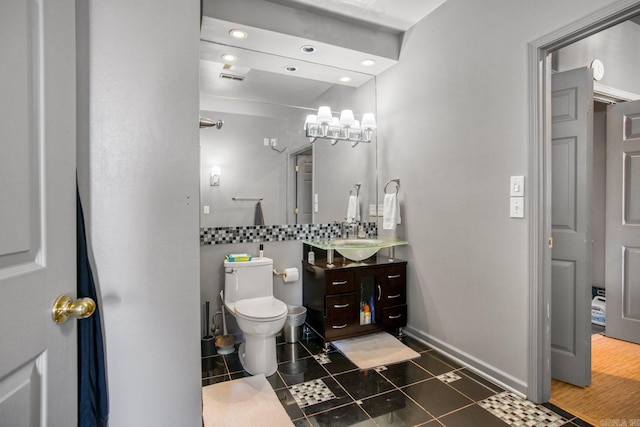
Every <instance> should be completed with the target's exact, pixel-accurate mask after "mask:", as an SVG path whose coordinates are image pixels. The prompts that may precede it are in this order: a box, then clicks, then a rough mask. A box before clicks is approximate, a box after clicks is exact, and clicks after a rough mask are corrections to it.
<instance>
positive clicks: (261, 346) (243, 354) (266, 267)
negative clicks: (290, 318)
mask: <svg viewBox="0 0 640 427" xmlns="http://www.w3.org/2000/svg"><path fill="white" fill-rule="evenodd" d="M272 272H273V260H272V259H269V258H254V259H252V260H251V261H244V262H231V261H226V260H225V262H224V305H225V307H226V309H227V311H228V312H229V313H231V314H232V315H233V317H235V319H236V321H237V323H238V326H239V327H240V330H241V331H242V334H243V335H244V340H243V341H242V344H240V348H239V349H238V355H239V356H240V362H241V363H242V367H243V368H244V370H245V371H247V372H248V373H250V374H251V375H257V374H264V375H265V376H267V377H268V376H270V375H272V374H273V373H274V372H275V371H276V368H277V365H278V362H277V360H276V334H277V333H278V332H280V331H281V330H282V328H283V326H284V324H285V322H286V320H287V305H286V304H285V303H284V302H282V301H280V300H278V299H276V298H274V297H273V273H272Z"/></svg>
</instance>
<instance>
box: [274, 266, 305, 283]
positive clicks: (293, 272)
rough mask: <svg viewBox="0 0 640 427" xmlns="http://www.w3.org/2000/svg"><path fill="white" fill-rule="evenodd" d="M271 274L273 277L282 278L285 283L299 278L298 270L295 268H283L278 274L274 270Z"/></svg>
mask: <svg viewBox="0 0 640 427" xmlns="http://www.w3.org/2000/svg"><path fill="white" fill-rule="evenodd" d="M273 274H274V275H275V276H282V277H283V279H284V281H285V282H295V281H297V280H298V277H299V272H298V269H297V268H295V267H292V268H285V269H284V270H283V271H282V273H278V271H277V270H276V269H275V268H274V269H273Z"/></svg>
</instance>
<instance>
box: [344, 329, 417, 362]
mask: <svg viewBox="0 0 640 427" xmlns="http://www.w3.org/2000/svg"><path fill="white" fill-rule="evenodd" d="M331 344H332V345H333V346H334V347H335V348H337V349H338V350H339V351H340V352H341V353H342V354H344V355H345V356H346V357H347V359H349V360H350V361H351V362H353V363H354V364H355V365H356V366H357V367H358V368H360V369H370V368H375V367H376V366H382V365H393V364H394V363H400V362H404V361H407V360H410V359H415V358H416V357H420V354H419V353H416V352H415V351H413V350H412V349H410V348H409V347H407V346H406V345H404V344H402V343H401V342H400V341H398V339H397V338H395V337H393V336H392V335H390V334H388V333H387V332H378V333H375V334H370V335H364V336H361V337H357V338H349V339H346V340H340V341H334V342H332V343H331Z"/></svg>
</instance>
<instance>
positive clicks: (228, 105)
mask: <svg viewBox="0 0 640 427" xmlns="http://www.w3.org/2000/svg"><path fill="white" fill-rule="evenodd" d="M227 27H228V24H226V23H224V24H223V23H221V22H218V20H216V19H215V18H211V17H206V16H205V17H204V20H203V25H202V32H201V34H202V35H201V42H200V109H201V111H200V113H201V116H202V117H206V118H209V119H211V120H213V121H214V122H217V121H218V120H220V121H222V122H220V123H223V124H222V125H221V126H220V125H218V126H210V127H207V128H201V130H200V145H201V179H200V181H201V194H200V197H201V200H200V203H201V210H200V214H201V227H227V226H246V225H254V224H256V220H257V218H256V212H257V204H258V201H259V202H260V208H261V211H262V216H263V218H264V223H265V224H266V225H270V224H296V223H298V224H301V223H311V222H313V223H330V222H335V221H343V220H344V219H345V217H346V214H347V206H348V201H349V196H350V195H355V194H356V191H359V203H360V217H361V220H362V221H370V220H375V218H370V217H369V205H375V204H377V177H376V163H377V157H376V134H375V132H374V133H373V137H372V141H371V142H370V143H360V144H357V145H356V146H355V147H354V146H352V143H350V142H348V141H338V142H337V143H335V144H332V141H330V140H326V139H318V140H317V141H315V142H314V143H311V142H310V140H309V138H307V137H306V136H305V133H304V129H303V126H304V122H305V118H306V116H307V115H308V114H316V111H317V109H318V107H319V106H321V105H328V106H330V107H331V109H332V110H333V114H334V116H338V115H339V113H340V111H341V110H343V109H350V110H353V112H354V114H355V116H356V119H360V118H361V117H362V115H363V114H364V113H374V114H375V113H376V86H375V85H376V82H375V77H374V76H373V75H370V74H366V73H356V72H353V71H348V70H345V69H342V68H339V67H329V66H326V65H319V64H315V63H313V61H312V60H311V59H308V60H306V61H300V59H297V58H289V57H286V56H283V55H273V54H267V53H264V52H261V51H259V50H255V49H246V48H243V47H242V46H238V45H236V44H235V43H233V42H232V41H230V40H229V33H228V29H227ZM237 44H240V43H237ZM226 55H230V56H226ZM225 58H226V59H225ZM310 58H311V57H310ZM287 67H289V68H288V70H287ZM292 67H293V68H295V70H294V69H293V68H292ZM341 77H346V78H347V79H349V81H347V82H343V83H339V82H338V80H339V79H340V78H341ZM337 82H338V83H337ZM212 172H213V173H212ZM356 184H359V190H358V189H357V187H356Z"/></svg>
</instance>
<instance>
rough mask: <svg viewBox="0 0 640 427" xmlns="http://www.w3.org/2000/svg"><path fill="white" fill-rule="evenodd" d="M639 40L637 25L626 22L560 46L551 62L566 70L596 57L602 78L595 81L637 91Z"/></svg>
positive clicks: (639, 34) (633, 91)
mask: <svg viewBox="0 0 640 427" xmlns="http://www.w3.org/2000/svg"><path fill="white" fill-rule="evenodd" d="M639 43H640V25H638V24H635V23H633V22H631V21H627V22H623V23H621V24H619V25H616V26H614V27H611V28H608V29H607V30H605V31H602V32H600V33H597V34H595V35H593V36H591V37H588V38H585V39H583V40H580V41H578V42H576V43H573V44H572V45H570V46H567V47H565V48H562V49H560V50H559V51H558V52H557V58H554V62H555V63H556V66H557V70H558V71H566V70H571V69H573V68H578V67H585V66H588V65H589V64H590V63H591V61H593V60H594V59H599V60H601V61H602V63H603V64H604V77H603V78H602V80H600V81H599V82H598V83H600V84H602V85H605V86H608V87H612V88H615V89H618V90H624V91H627V92H631V93H635V94H640V79H638V69H640V55H638V44H639Z"/></svg>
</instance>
